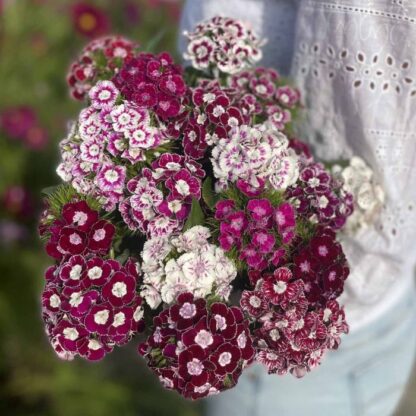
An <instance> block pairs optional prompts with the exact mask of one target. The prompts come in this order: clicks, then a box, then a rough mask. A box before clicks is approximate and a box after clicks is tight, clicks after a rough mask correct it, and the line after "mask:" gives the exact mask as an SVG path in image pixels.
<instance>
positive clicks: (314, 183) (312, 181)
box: [308, 178, 320, 188]
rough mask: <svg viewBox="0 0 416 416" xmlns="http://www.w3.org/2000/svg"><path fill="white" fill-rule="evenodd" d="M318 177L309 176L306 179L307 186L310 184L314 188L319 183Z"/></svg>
mask: <svg viewBox="0 0 416 416" xmlns="http://www.w3.org/2000/svg"><path fill="white" fill-rule="evenodd" d="M319 182H320V181H319V179H318V178H310V179H309V180H308V185H309V186H312V188H315V187H316V186H318V185H319Z"/></svg>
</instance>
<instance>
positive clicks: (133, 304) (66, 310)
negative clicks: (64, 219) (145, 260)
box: [42, 255, 144, 360]
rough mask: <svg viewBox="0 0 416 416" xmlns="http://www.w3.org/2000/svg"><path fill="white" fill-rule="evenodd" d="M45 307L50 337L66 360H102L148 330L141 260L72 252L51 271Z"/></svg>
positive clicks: (44, 294) (44, 292)
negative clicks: (140, 282) (138, 291)
mask: <svg viewBox="0 0 416 416" xmlns="http://www.w3.org/2000/svg"><path fill="white" fill-rule="evenodd" d="M45 278H46V285H45V289H44V291H43V294H42V311H43V316H44V320H45V324H46V329H47V334H48V336H49V339H50V342H51V344H52V346H53V348H54V349H55V351H56V352H57V354H58V355H59V356H60V357H61V358H63V359H71V358H73V357H74V356H75V355H80V356H82V357H84V358H86V359H88V360H99V359H102V358H103V357H104V356H105V355H106V354H107V353H109V352H111V351H112V349H113V347H114V345H124V344H125V343H126V342H128V341H129V340H130V339H131V337H132V335H134V334H135V333H137V332H138V331H140V330H142V329H143V327H144V321H143V306H142V299H141V298H140V296H138V295H137V294H136V285H137V283H138V278H139V274H138V269H137V264H136V263H135V262H134V261H133V260H128V261H127V262H126V263H125V264H124V266H122V265H121V264H120V263H119V262H118V261H116V260H103V259H101V258H98V257H92V256H91V255H87V257H83V256H79V255H76V256H71V257H69V258H68V260H67V261H64V262H63V263H62V264H60V265H59V266H54V267H51V268H49V269H48V270H47V272H46V275H45Z"/></svg>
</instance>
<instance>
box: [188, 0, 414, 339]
mask: <svg viewBox="0 0 416 416" xmlns="http://www.w3.org/2000/svg"><path fill="white" fill-rule="evenodd" d="M217 14H220V15H224V16H231V17H236V18H240V19H242V20H244V21H246V22H249V23H250V24H251V25H252V27H253V28H254V29H255V30H256V31H257V33H259V34H260V35H262V36H264V37H267V38H268V44H267V45H266V49H265V53H264V61H263V64H265V65H269V66H274V67H275V68H278V69H279V70H280V71H281V72H282V73H283V74H288V73H289V71H290V74H291V76H292V78H293V79H294V80H295V82H296V84H297V86H298V87H299V88H300V90H301V91H302V94H303V99H304V104H305V109H306V111H305V117H304V119H303V121H302V127H301V128H300V131H301V135H300V136H301V137H302V138H303V139H305V140H308V141H309V142H310V143H311V144H312V145H313V147H314V150H315V152H316V154H317V156H319V157H320V158H322V159H324V160H334V159H342V158H350V157H351V156H352V155H353V154H355V155H358V156H360V157H362V158H363V159H365V160H366V162H367V163H368V164H369V165H370V166H371V167H372V168H373V170H374V171H375V174H376V176H377V177H378V181H379V182H380V183H381V184H382V185H383V187H384V190H385V192H386V201H385V206H384V208H383V211H382V213H381V215H380V217H379V219H378V221H377V223H376V224H375V225H374V226H373V227H371V228H366V229H364V230H362V231H361V232H359V233H358V235H356V236H354V237H353V238H347V239H346V240H345V241H344V248H345V251H346V253H347V256H348V258H349V261H350V263H351V269H352V273H351V275H350V278H349V279H348V283H347V286H346V291H345V293H344V295H343V298H342V301H343V303H344V304H345V306H346V311H347V317H348V319H349V322H350V325H351V330H352V331H356V330H358V329H360V328H363V327H365V326H366V325H368V324H370V323H372V322H373V321H374V320H376V319H382V317H383V315H384V314H385V313H388V311H389V310H391V308H394V305H395V304H397V302H400V299H401V297H402V295H403V294H404V293H406V292H407V291H408V290H410V288H411V287H412V285H413V271H414V265H415V261H416V0H366V1H364V0H328V1H323V0H298V1H296V0H227V1H224V0H188V1H187V3H186V5H185V11H184V13H183V19H182V28H183V29H189V28H191V27H192V26H193V25H194V24H195V23H196V22H198V21H199V20H201V19H205V18H209V17H211V16H213V15H217ZM183 47H184V45H183V44H182V45H181V48H182V49H183ZM290 63H292V65H290ZM302 132H303V133H302Z"/></svg>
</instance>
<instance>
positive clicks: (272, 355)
mask: <svg viewBox="0 0 416 416" xmlns="http://www.w3.org/2000/svg"><path fill="white" fill-rule="evenodd" d="M266 358H267V359H268V360H270V361H276V360H277V354H275V353H274V352H268V353H267V354H266Z"/></svg>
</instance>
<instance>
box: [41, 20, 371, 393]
mask: <svg viewBox="0 0 416 416" xmlns="http://www.w3.org/2000/svg"><path fill="white" fill-rule="evenodd" d="M187 36H188V38H189V48H188V52H187V55H186V57H187V58H188V59H189V60H190V61H191V62H192V67H190V68H183V67H181V66H179V65H177V64H175V62H174V61H173V59H172V57H171V56H170V55H169V54H168V53H166V52H164V53H161V54H158V55H154V54H151V53H147V52H145V51H139V50H138V49H137V46H136V44H135V43H133V42H131V41H128V40H126V39H122V38H118V37H107V38H104V39H101V40H98V41H93V42H92V43H91V44H90V45H88V46H87V47H86V48H85V49H84V51H83V53H82V55H81V57H80V58H79V60H78V61H77V62H76V63H74V64H73V66H72V69H71V75H70V77H69V79H68V82H69V86H70V90H71V93H72V95H73V96H75V98H78V99H85V101H86V106H85V108H84V109H83V110H82V111H81V112H80V114H79V117H78V119H77V120H76V121H75V122H74V123H73V124H72V127H71V129H70V132H69V134H68V136H67V137H66V138H65V139H64V140H63V141H62V142H61V144H60V150H61V156H62V161H61V163H60V165H59V167H58V174H59V176H60V177H61V178H62V180H63V181H64V184H62V185H60V186H59V187H57V188H56V189H53V190H50V189H49V190H47V191H46V193H47V198H46V209H45V212H44V214H43V216H42V218H41V221H40V234H41V236H42V238H43V239H44V240H45V242H46V252H47V253H48V255H49V256H50V257H51V258H52V259H53V260H54V262H55V264H54V265H52V266H51V267H50V268H49V269H48V270H47V272H46V275H45V288H44V291H43V294H42V311H43V318H44V321H45V326H46V333H47V336H48V338H49V340H50V342H51V345H52V347H53V348H54V350H55V351H56V353H57V354H58V356H59V357H60V358H62V359H72V358H74V357H75V356H77V355H78V356H81V357H83V358H85V359H88V360H100V359H102V358H104V356H105V355H106V354H108V353H110V352H111V351H112V350H113V349H114V348H115V347H117V346H122V345H124V344H126V343H128V342H135V341H136V342H137V344H138V355H140V356H141V357H143V358H144V359H145V361H146V363H147V364H148V366H149V368H150V369H151V370H152V371H153V372H154V373H155V375H156V376H157V377H158V378H159V380H160V382H161V383H162V384H163V386H165V387H166V388H168V389H173V390H176V391H177V392H178V393H180V394H181V395H183V396H184V397H186V398H190V399H199V398H202V397H206V396H209V395H212V394H216V393H220V392H222V391H224V390H227V389H229V388H232V387H234V386H235V385H236V384H237V383H238V380H239V377H240V376H241V374H242V373H243V372H244V370H245V368H247V367H248V366H250V365H251V364H252V363H254V362H259V363H262V364H264V366H265V367H266V369H267V371H268V372H269V373H271V374H278V375H284V374H287V373H289V374H293V375H294V376H296V377H301V376H304V375H305V374H307V373H308V372H310V371H311V370H312V369H313V368H315V367H317V366H318V365H319V363H320V362H321V360H322V358H323V357H324V356H325V353H326V352H327V351H328V350H330V349H337V348H338V347H339V345H340V342H341V337H342V335H343V334H346V333H347V332H348V325H347V323H346V320H345V315H344V312H343V309H342V306H341V305H340V304H339V303H338V301H337V299H338V297H339V296H340V295H341V293H342V292H343V288H344V283H345V280H346V279H347V278H348V274H349V268H348V264H347V261H346V258H345V256H344V254H343V250H342V246H341V244H340V243H339V242H338V241H337V234H338V232H339V231H340V230H342V229H343V227H344V226H345V224H346V223H347V221H348V218H349V217H350V215H351V214H352V212H353V209H354V199H353V196H352V194H351V192H354V193H355V189H356V188H357V187H361V188H360V189H362V188H363V187H364V188H365V184H364V185H363V181H362V180H361V179H359V180H358V179H357V181H355V176H354V175H355V173H354V172H355V171H354V169H352V168H351V169H350V170H349V171H348V170H347V171H344V172H343V173H339V172H338V171H334V172H335V173H334V174H333V173H331V171H329V170H328V169H327V168H326V167H325V166H324V165H323V164H321V163H320V162H319V161H317V160H315V158H314V157H313V155H312V153H311V151H310V149H309V148H308V146H307V145H306V144H305V143H303V142H302V141H301V140H300V139H299V138H296V137H294V136H293V134H292V133H291V132H292V131H293V129H292V126H293V123H294V122H295V120H296V113H297V111H299V108H300V95H299V92H298V91H297V90H296V88H294V87H292V86H289V85H286V84H285V82H284V81H283V80H282V79H281V78H280V76H279V74H278V73H277V72H276V71H275V70H273V69H269V68H262V67H254V64H255V63H256V62H258V61H259V59H260V57H261V45H262V40H259V39H258V38H257V37H256V36H255V34H254V33H253V32H252V31H251V30H249V29H248V28H247V27H245V26H244V24H242V23H241V22H239V21H236V20H234V19H229V18H219V17H215V18H213V19H211V20H209V21H207V22H203V23H201V24H200V25H198V26H197V28H196V29H195V31H194V32H192V33H188V34H187ZM352 166H354V167H355V168H357V169H358V170H359V172H360V173H361V174H363V175H364V173H365V172H364V171H365V170H363V169H361V168H359V164H357V163H356V162H353V163H352ZM364 176H365V175H364ZM367 176H368V175H367ZM369 179H370V178H368V180H369ZM361 185H362V186H361ZM364 194H365V189H364V190H362V192H361V194H360V195H361V202H362V204H361V208H362V209H364V208H363V207H364V206H366V205H365V202H366V201H367V200H368V198H367V197H366V196H365V195H366V194H365V195H364ZM367 205H369V204H367ZM145 322H146V324H145ZM133 339H134V340H133Z"/></svg>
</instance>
